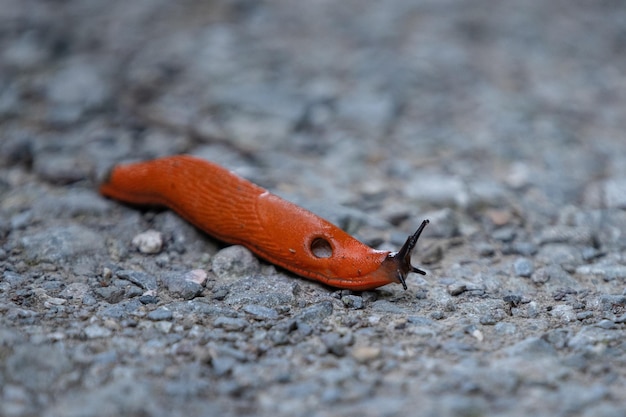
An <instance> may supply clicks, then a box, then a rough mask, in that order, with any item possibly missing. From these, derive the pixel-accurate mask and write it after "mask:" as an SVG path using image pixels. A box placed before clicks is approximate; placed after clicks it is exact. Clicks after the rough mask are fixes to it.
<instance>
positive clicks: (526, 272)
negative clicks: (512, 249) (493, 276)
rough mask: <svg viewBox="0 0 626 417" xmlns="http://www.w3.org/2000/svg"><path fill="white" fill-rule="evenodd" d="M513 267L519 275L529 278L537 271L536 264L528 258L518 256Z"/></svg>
mask: <svg viewBox="0 0 626 417" xmlns="http://www.w3.org/2000/svg"><path fill="white" fill-rule="evenodd" d="M513 269H514V271H515V275H517V276H518V277H524V278H528V277H530V276H531V275H532V274H533V272H534V271H535V266H534V265H533V262H532V261H531V260H530V259H528V258H517V259H516V260H515V262H514V263H513Z"/></svg>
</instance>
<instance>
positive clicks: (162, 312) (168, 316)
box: [147, 307, 174, 321]
mask: <svg viewBox="0 0 626 417" xmlns="http://www.w3.org/2000/svg"><path fill="white" fill-rule="evenodd" d="M147 317H148V318H149V319H150V320H154V321H159V320H172V318H173V317H174V315H173V314H172V312H171V311H170V310H168V309H167V308H165V307H160V308H157V309H156V310H153V311H151V312H149V313H148V315H147Z"/></svg>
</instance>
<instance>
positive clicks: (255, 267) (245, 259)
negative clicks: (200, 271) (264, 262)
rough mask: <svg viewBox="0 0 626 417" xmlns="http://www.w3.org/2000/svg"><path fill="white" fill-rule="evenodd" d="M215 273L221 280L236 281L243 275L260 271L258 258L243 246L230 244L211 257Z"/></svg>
mask: <svg viewBox="0 0 626 417" xmlns="http://www.w3.org/2000/svg"><path fill="white" fill-rule="evenodd" d="M211 266H212V269H213V273H214V274H215V275H217V278H218V280H219V281H220V282H228V281H235V280H238V279H240V278H241V277H246V276H251V275H254V274H256V273H258V271H259V268H260V264H259V261H258V259H257V258H256V257H255V256H254V255H253V254H252V252H250V251H249V250H248V249H246V248H244V247H243V246H239V245H235V246H229V247H227V248H224V249H222V250H220V251H219V252H218V253H216V254H215V256H214V257H213V259H211Z"/></svg>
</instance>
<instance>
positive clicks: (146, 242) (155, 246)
mask: <svg viewBox="0 0 626 417" xmlns="http://www.w3.org/2000/svg"><path fill="white" fill-rule="evenodd" d="M132 244H133V246H134V247H136V248H137V249H138V250H139V252H141V253H146V254H154V253H159V252H161V249H162V248H163V235H162V234H161V232H157V231H156V230H146V231H145V232H143V233H139V234H138V235H137V236H135V237H134V238H133V241H132Z"/></svg>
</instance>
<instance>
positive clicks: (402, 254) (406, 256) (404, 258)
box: [389, 219, 430, 290]
mask: <svg viewBox="0 0 626 417" xmlns="http://www.w3.org/2000/svg"><path fill="white" fill-rule="evenodd" d="M428 223H430V221H429V220H428V219H426V220H424V221H423V222H422V224H421V225H420V227H418V228H417V230H416V231H415V233H413V234H412V235H410V236H409V237H408V238H407V239H406V242H404V245H402V247H401V248H400V250H399V251H398V252H396V253H390V254H389V257H390V258H393V259H394V262H396V265H397V272H396V277H397V278H398V281H400V283H401V284H402V286H403V287H404V289H405V290H406V289H407V286H406V276H407V275H408V274H409V272H415V273H418V274H421V275H426V272H425V271H422V270H421V269H419V268H416V267H414V266H413V265H411V253H412V252H413V249H414V248H415V245H417V241H418V239H419V238H420V236H421V234H422V232H423V231H424V228H425V227H426V225H427V224H428Z"/></svg>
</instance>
